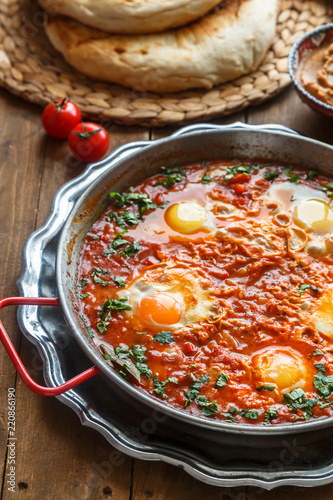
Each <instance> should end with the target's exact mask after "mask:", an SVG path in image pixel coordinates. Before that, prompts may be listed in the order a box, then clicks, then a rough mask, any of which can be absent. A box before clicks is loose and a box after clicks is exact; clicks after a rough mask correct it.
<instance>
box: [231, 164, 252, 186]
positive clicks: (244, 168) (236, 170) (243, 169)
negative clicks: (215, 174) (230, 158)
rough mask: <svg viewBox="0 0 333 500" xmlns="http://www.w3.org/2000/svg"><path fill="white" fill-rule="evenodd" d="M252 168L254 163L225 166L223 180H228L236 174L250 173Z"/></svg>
mask: <svg viewBox="0 0 333 500" xmlns="http://www.w3.org/2000/svg"><path fill="white" fill-rule="evenodd" d="M252 168H254V165H239V166H238V167H227V173H226V175H225V176H224V177H223V182H227V181H230V179H232V178H233V177H235V175H237V174H246V175H250V172H251V170H252Z"/></svg>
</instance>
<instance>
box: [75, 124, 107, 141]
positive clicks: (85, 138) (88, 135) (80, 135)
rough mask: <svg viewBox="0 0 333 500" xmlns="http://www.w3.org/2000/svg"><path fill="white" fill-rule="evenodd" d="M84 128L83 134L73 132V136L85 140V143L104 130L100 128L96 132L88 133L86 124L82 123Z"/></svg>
mask: <svg viewBox="0 0 333 500" xmlns="http://www.w3.org/2000/svg"><path fill="white" fill-rule="evenodd" d="M82 127H83V132H72V134H75V135H77V136H78V137H79V138H80V139H83V140H84V141H86V140H87V139H89V137H91V136H92V135H94V134H98V132H100V131H101V130H102V129H101V128H98V129H96V130H92V131H91V132H87V129H86V126H85V124H84V123H82Z"/></svg>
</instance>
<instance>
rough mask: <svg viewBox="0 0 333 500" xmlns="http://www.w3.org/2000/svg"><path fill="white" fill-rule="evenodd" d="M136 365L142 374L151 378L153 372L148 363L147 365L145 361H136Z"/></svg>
mask: <svg viewBox="0 0 333 500" xmlns="http://www.w3.org/2000/svg"><path fill="white" fill-rule="evenodd" d="M136 367H137V369H138V370H139V372H140V373H141V375H144V376H145V377H147V378H150V377H151V376H152V374H153V372H152V371H151V370H150V368H148V365H146V364H145V363H136Z"/></svg>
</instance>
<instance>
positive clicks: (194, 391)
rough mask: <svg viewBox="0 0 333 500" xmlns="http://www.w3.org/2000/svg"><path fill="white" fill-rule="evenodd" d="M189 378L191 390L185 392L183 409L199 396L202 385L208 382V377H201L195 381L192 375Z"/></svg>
mask: <svg viewBox="0 0 333 500" xmlns="http://www.w3.org/2000/svg"><path fill="white" fill-rule="evenodd" d="M191 377H192V380H193V384H192V385H191V389H190V390H189V391H186V392H185V398H186V399H185V408H186V406H188V405H189V404H190V403H191V401H193V400H194V399H195V398H196V397H197V396H199V392H200V389H201V386H202V384H203V383H205V382H208V381H209V377H207V376H206V375H203V376H202V377H201V379H200V380H196V379H195V377H194V375H193V374H192V373H191Z"/></svg>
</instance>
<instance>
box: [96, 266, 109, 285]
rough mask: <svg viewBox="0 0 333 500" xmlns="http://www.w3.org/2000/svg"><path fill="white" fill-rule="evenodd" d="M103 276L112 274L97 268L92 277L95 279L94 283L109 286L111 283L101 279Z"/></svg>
mask: <svg viewBox="0 0 333 500" xmlns="http://www.w3.org/2000/svg"><path fill="white" fill-rule="evenodd" d="M101 274H102V275H106V274H110V271H106V270H104V269H98V268H97V267H95V268H94V270H93V272H92V273H91V276H92V277H93V278H94V282H95V283H96V284H101V285H102V286H107V285H108V284H109V282H108V281H105V280H103V279H102V278H100V275H101Z"/></svg>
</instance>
